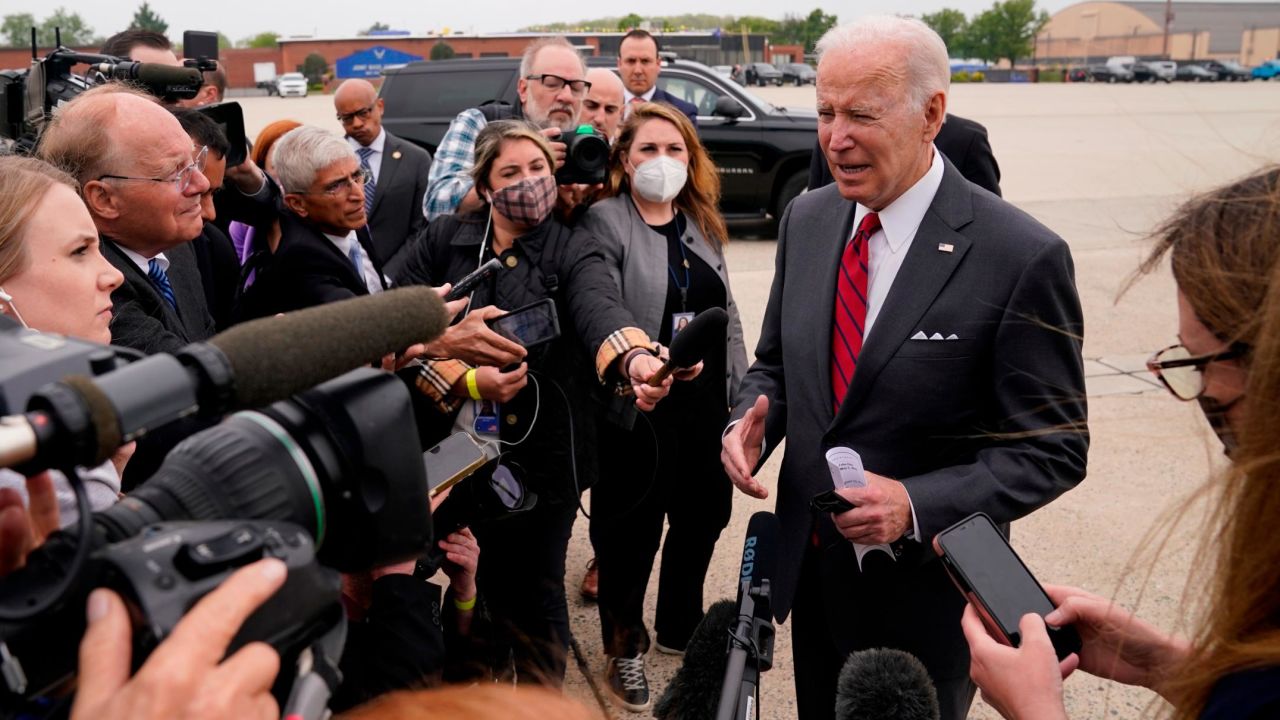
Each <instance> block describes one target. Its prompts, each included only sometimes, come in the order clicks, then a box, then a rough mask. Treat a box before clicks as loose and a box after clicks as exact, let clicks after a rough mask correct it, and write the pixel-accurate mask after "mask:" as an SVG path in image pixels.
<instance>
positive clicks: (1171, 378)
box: [1147, 343, 1249, 400]
mask: <svg viewBox="0 0 1280 720" xmlns="http://www.w3.org/2000/svg"><path fill="white" fill-rule="evenodd" d="M1248 351H1249V348H1248V346H1247V345H1244V344H1242V343H1236V344H1234V345H1232V346H1231V347H1229V348H1227V349H1226V350H1223V351H1222V352H1217V353H1210V354H1208V355H1192V354H1191V351H1189V350H1187V349H1186V348H1185V347H1183V346H1182V345H1180V344H1179V345H1170V346H1169V347H1167V348H1165V349H1163V350H1161V351H1159V352H1157V353H1155V354H1154V355H1152V356H1151V358H1150V359H1149V360H1147V369H1148V370H1150V371H1151V373H1152V374H1153V375H1155V376H1156V377H1157V378H1159V379H1160V382H1161V383H1163V384H1164V386H1165V388H1167V389H1168V390H1169V392H1171V393H1173V396H1174V397H1176V398H1178V399H1179V400H1195V399H1196V398H1198V397H1200V396H1201V395H1203V394H1204V390H1205V387H1204V368H1205V366H1206V365H1208V364H1209V363H1211V362H1218V361H1221V360H1236V359H1239V358H1241V357H1244V356H1245V355H1246V354H1247V353H1248Z"/></svg>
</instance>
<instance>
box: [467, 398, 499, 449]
mask: <svg viewBox="0 0 1280 720" xmlns="http://www.w3.org/2000/svg"><path fill="white" fill-rule="evenodd" d="M472 403H474V405H475V412H476V419H475V422H474V423H473V425H472V429H473V430H474V431H475V433H476V436H477V437H479V438H480V439H481V440H497V439H498V410H499V408H500V407H501V405H502V404H501V403H499V402H497V401H495V400H473V401H472Z"/></svg>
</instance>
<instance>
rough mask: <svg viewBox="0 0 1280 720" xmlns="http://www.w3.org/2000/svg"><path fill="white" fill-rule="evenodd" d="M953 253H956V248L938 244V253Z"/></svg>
mask: <svg viewBox="0 0 1280 720" xmlns="http://www.w3.org/2000/svg"><path fill="white" fill-rule="evenodd" d="M955 251H956V246H955V245H952V244H951V243H938V252H944V253H949V252H955Z"/></svg>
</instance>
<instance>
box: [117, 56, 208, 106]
mask: <svg viewBox="0 0 1280 720" xmlns="http://www.w3.org/2000/svg"><path fill="white" fill-rule="evenodd" d="M91 67H92V68H93V69H94V70H97V71H98V72H100V73H102V74H103V75H106V76H107V77H109V78H111V79H112V80H124V81H126V82H135V83H138V84H140V85H144V86H146V87H147V88H154V89H155V90H157V91H161V93H160V94H162V95H163V94H170V93H173V94H175V95H181V96H187V95H188V94H189V96H190V97H194V96H195V93H196V92H198V91H199V90H200V86H201V85H203V84H204V75H203V74H202V73H201V72H200V71H199V70H197V69H196V68H189V67H173V66H171V65H161V64H159V63H140V62H121V63H99V64H96V65H91Z"/></svg>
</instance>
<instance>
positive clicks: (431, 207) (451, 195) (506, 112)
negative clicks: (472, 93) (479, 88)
mask: <svg viewBox="0 0 1280 720" xmlns="http://www.w3.org/2000/svg"><path fill="white" fill-rule="evenodd" d="M586 78H587V64H586V62H584V61H583V59H582V56H581V55H579V54H578V51H577V50H575V49H574V47H573V45H571V44H570V43H569V41H568V40H565V39H564V38H563V37H560V36H555V37H547V38H541V39H539V40H535V41H534V42H532V43H530V44H529V46H528V47H527V48H525V51H524V55H523V56H522V58H521V60H520V79H519V81H518V82H517V85H516V92H517V93H518V94H519V96H520V105H519V106H516V107H509V106H507V105H503V104H492V105H485V106H482V107H479V108H470V109H468V110H463V111H462V112H461V113H459V114H458V117H456V118H454V120H453V123H452V124H450V125H449V131H448V132H446V133H445V135H444V138H443V139H441V141H440V146H439V147H438V148H437V149H436V154H435V159H434V160H433V161H432V163H431V173H430V176H429V178H428V180H427V194H426V197H424V198H423V201H422V212H423V214H424V215H426V216H427V221H428V222H430V221H431V220H434V219H436V218H437V217H439V216H441V215H450V214H453V213H467V212H471V211H473V210H478V209H479V208H480V207H481V206H482V205H484V202H485V200H484V198H482V197H480V196H479V195H478V194H477V193H476V190H475V187H474V185H473V184H472V182H471V167H472V166H473V165H474V164H475V142H476V136H478V135H479V134H480V131H481V130H483V129H484V127H485V125H487V124H489V122H490V121H492V120H499V119H510V118H519V119H524V120H527V121H529V122H531V123H533V124H534V125H537V126H538V127H540V128H542V129H543V133H544V134H545V135H546V136H547V137H548V138H555V137H558V136H559V135H560V133H561V132H565V131H569V130H573V129H574V128H576V127H577V126H578V115H579V113H581V112H582V100H583V98H585V97H586V95H587V90H588V89H589V88H590V87H591V83H590V82H588V81H587V79H586ZM551 147H552V149H553V150H554V151H555V153H556V168H557V169H559V168H560V166H562V165H563V164H564V152H565V145H564V143H561V142H555V141H554V140H553V141H552V143H551Z"/></svg>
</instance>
